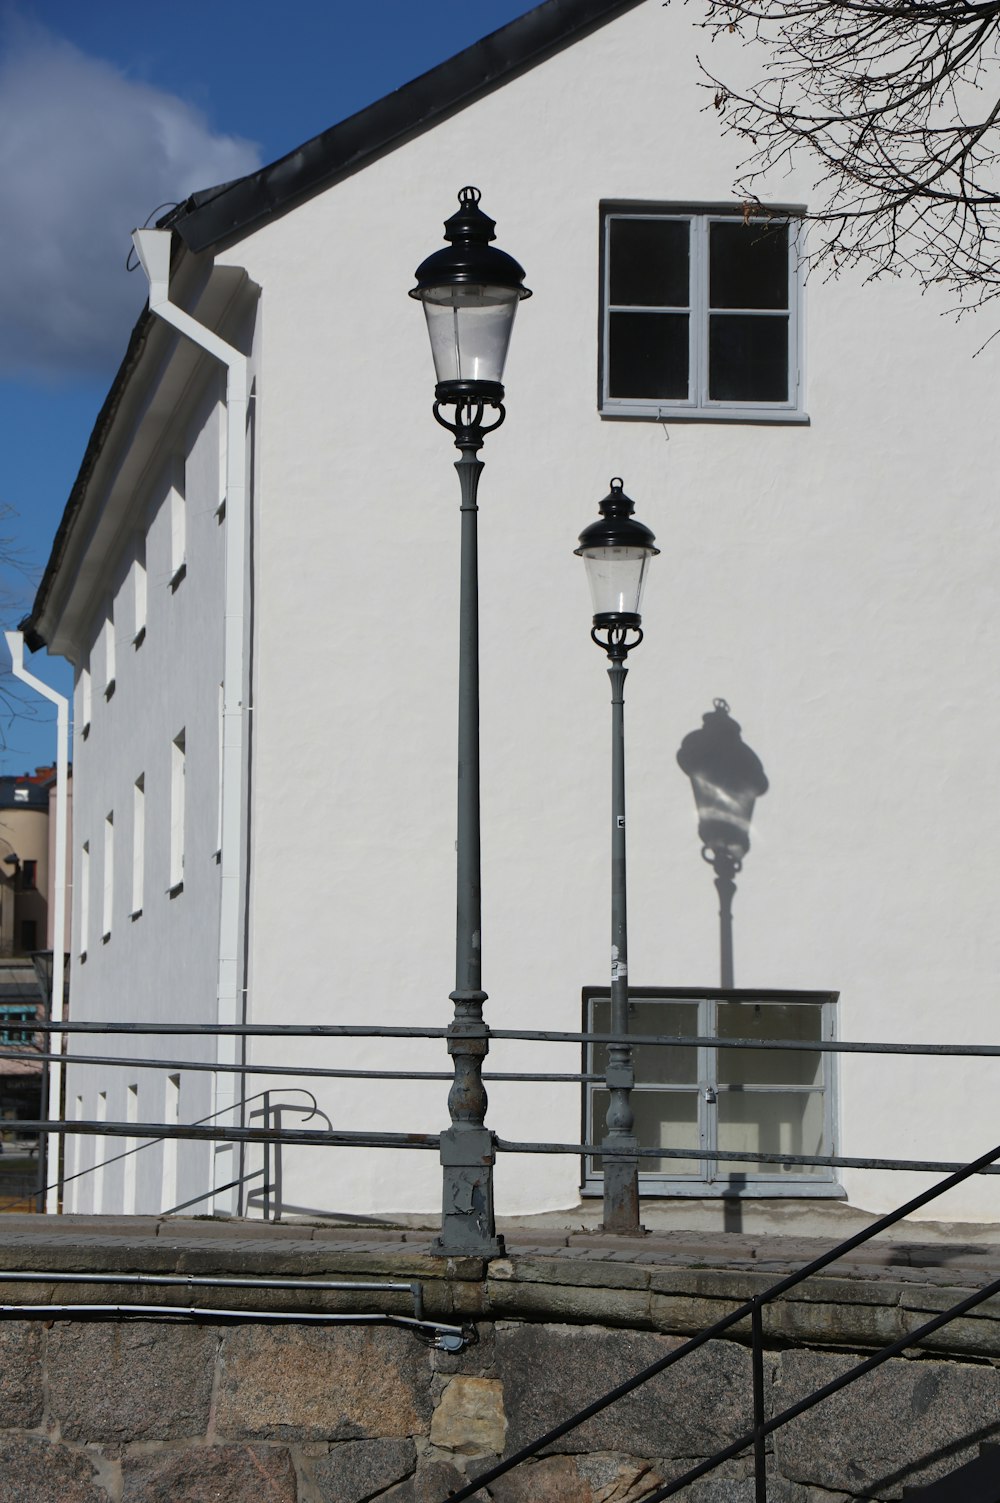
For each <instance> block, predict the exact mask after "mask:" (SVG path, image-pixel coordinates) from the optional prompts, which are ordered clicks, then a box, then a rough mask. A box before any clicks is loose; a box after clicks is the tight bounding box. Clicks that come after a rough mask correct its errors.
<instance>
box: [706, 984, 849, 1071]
mask: <svg viewBox="0 0 1000 1503" xmlns="http://www.w3.org/2000/svg"><path fill="white" fill-rule="evenodd" d="M822 1026H823V1018H822V1009H821V1008H820V1007H819V1006H818V1005H814V1004H813V1003H811V1002H791V1003H790V1002H764V1003H759V1002H720V1003H719V1025H718V1032H719V1037H720V1039H796V1040H801V1041H803V1042H806V1041H811V1040H813V1039H819V1038H821V1037H822ZM718 1056H719V1082H720V1084H722V1085H738V1086H753V1085H819V1084H820V1069H821V1066H820V1059H821V1055H819V1054H813V1052H812V1050H805V1049H803V1050H797V1049H796V1050H792V1049H789V1050H784V1049H780V1050H779V1049H746V1050H743V1049H720V1050H718Z"/></svg>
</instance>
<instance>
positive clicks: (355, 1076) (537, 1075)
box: [0, 1049, 788, 1194]
mask: <svg viewBox="0 0 1000 1503" xmlns="http://www.w3.org/2000/svg"><path fill="white" fill-rule="evenodd" d="M26 1057H29V1056H25V1054H24V1053H17V1052H16V1051H10V1050H2V1049H0V1060H7V1059H14V1060H24V1059H25V1058H26ZM30 1058H31V1059H33V1060H38V1061H39V1062H40V1063H42V1064H54V1063H57V1062H58V1063H59V1064H63V1065H111V1066H113V1067H115V1068H118V1069H130V1070H131V1069H136V1070H207V1071H216V1070H217V1071H218V1072H219V1073H220V1074H230V1075H306V1076H309V1077H310V1078H312V1077H314V1076H319V1077H321V1078H324V1079H325V1078H327V1077H329V1078H330V1079H335V1080H345V1079H346V1080H448V1081H451V1080H454V1078H455V1072H454V1071H453V1070H336V1069H324V1068H323V1067H322V1066H320V1065H239V1064H237V1065H230V1064H221V1063H219V1064H214V1063H212V1061H211V1060H207V1061H206V1060H194V1059H165V1058H164V1059H138V1058H136V1056H135V1055H133V1054H43V1053H39V1052H36V1051H35V1050H32V1052H31V1055H30ZM483 1079H484V1080H487V1081H493V1082H497V1081H547V1082H553V1081H555V1082H558V1081H568V1082H570V1083H571V1084H577V1085H579V1084H581V1083H582V1084H584V1085H586V1084H588V1083H591V1082H601V1081H603V1080H604V1076H603V1075H600V1074H590V1075H584V1074H580V1073H577V1074H567V1073H566V1072H565V1071H559V1070H550V1071H547V1072H520V1071H506V1072H505V1071H493V1072H491V1071H486V1072H485V1073H484V1075H483ZM776 1089H778V1088H777V1087H776ZM780 1089H782V1090H787V1089H788V1087H787V1086H782V1087H780ZM212 1193H213V1194H214V1193H215V1192H214V1191H213V1192H212Z"/></svg>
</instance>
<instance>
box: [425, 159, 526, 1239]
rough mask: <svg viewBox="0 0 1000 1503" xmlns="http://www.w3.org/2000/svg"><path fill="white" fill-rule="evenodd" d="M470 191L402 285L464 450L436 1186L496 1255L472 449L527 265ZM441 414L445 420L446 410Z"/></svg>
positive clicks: (492, 398) (440, 398) (495, 415)
mask: <svg viewBox="0 0 1000 1503" xmlns="http://www.w3.org/2000/svg"><path fill="white" fill-rule="evenodd" d="M479 198H480V194H479V189H478V188H463V189H462V191H461V192H460V193H459V195H458V201H459V209H458V212H457V213H455V214H453V215H452V216H451V218H450V219H448V220H446V221H445V227H444V232H445V239H446V240H448V241H449V242H450V244H449V245H447V246H446V247H444V248H443V249H441V250H439V251H435V253H434V254H433V255H432V256H428V258H427V260H426V261H423V262H422V263H421V265H420V266H418V267H417V272H416V278H417V285H416V287H414V288H413V289H412V291H411V293H410V296H411V297H414V298H417V299H418V300H419V301H420V302H422V303H423V305H424V313H425V314H426V316H427V332H428V334H429V336H430V342H431V353H432V354H433V357H434V369H435V372H436V374H437V385H436V387H435V391H434V398H435V400H434V416H435V418H436V419H437V421H438V422H439V423H440V424H441V426H442V427H444V428H447V429H448V430H449V432H451V433H452V434H454V436H455V447H456V448H457V449H458V451H459V453H460V455H461V458H460V459H458V460H457V461H456V464H455V468H456V470H457V471H458V478H459V481H460V484H461V510H462V561H461V603H460V608H459V609H460V618H459V670H458V839H457V843H456V849H457V852H458V905H457V921H456V945H455V952H456V953H455V973H456V974H455V990H454V991H453V992H452V993H451V1000H452V1002H453V1003H454V1005H455V1015H454V1021H453V1022H452V1023H451V1024H450V1025H449V1028H448V1052H449V1054H450V1055H451V1056H452V1059H453V1062H454V1072H455V1074H454V1080H453V1083H452V1087H451V1091H450V1093H449V1096H448V1111H449V1114H450V1116H451V1126H450V1127H449V1128H448V1129H447V1131H445V1132H443V1133H442V1134H441V1163H442V1167H443V1170H444V1194H443V1209H442V1219H441V1235H440V1237H439V1238H438V1240H437V1242H436V1243H435V1245H434V1250H435V1252H437V1253H439V1254H440V1255H442V1256H446V1255H448V1256H452V1255H462V1254H478V1255H479V1256H480V1257H491V1256H493V1255H495V1254H498V1253H501V1252H503V1239H502V1238H501V1237H498V1236H497V1234H496V1223H495V1220H494V1214H493V1163H494V1158H495V1150H494V1144H493V1135H492V1133H490V1132H489V1130H488V1129H487V1127H486V1126H485V1118H486V1105H487V1102H486V1091H485V1089H484V1088H483V1080H482V1069H483V1059H484V1058H485V1056H486V1052H487V1050H488V1048H489V1028H488V1027H487V1025H486V1023H485V1022H484V1021H483V1003H484V1002H485V1001H486V993H485V992H484V991H483V989H482V950H481V928H482V924H481V901H480V855H479V848H480V840H479V563H478V546H477V536H476V520H477V506H476V496H477V492H478V489H479V476H480V473H481V471H482V468H483V466H482V463H481V461H480V460H479V458H478V457H477V456H478V453H479V450H480V449H481V448H482V445H483V440H484V439H485V437H486V434H487V433H491V432H492V431H493V429H494V428H499V426H500V424H501V423H502V422H503V420H504V416H505V413H504V406H503V394H504V393H503V384H502V378H503V368H504V362H505V360H506V358H507V346H508V344H509V342H510V334H511V329H512V328H513V325H514V314H515V313H516V311H517V305H518V303H519V302H520V301H521V299H522V298H526V297H530V296H531V293H530V292H529V291H528V289H527V287H525V285H524V271H523V270H522V268H521V267H520V266H519V265H518V263H517V262H516V261H515V260H514V259H513V257H512V256H508V255H507V254H506V253H505V252H504V251H502V250H499V249H497V247H496V246H494V245H492V244H491V241H492V240H493V239H494V238H495V237H494V234H493V229H494V221H493V220H492V219H490V218H489V216H488V215H487V214H484V212H483V211H482V209H480V207H479ZM449 414H450V416H449Z"/></svg>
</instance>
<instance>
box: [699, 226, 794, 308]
mask: <svg viewBox="0 0 1000 1503" xmlns="http://www.w3.org/2000/svg"><path fill="white" fill-rule="evenodd" d="M708 239H709V249H708V265H709V294H708V301H709V306H710V307H712V308H787V307H788V226H787V224H779V225H766V224H744V223H743V221H742V220H741V219H734V220H732V221H731V222H729V223H726V224H710V225H709V227H708Z"/></svg>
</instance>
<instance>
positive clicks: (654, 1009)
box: [591, 997, 698, 1085]
mask: <svg viewBox="0 0 1000 1503" xmlns="http://www.w3.org/2000/svg"><path fill="white" fill-rule="evenodd" d="M628 1017H629V1024H628V1026H629V1032H630V1033H635V1034H641V1033H647V1034H649V1033H655V1034H661V1035H663V1036H664V1037H670V1036H673V1037H680V1038H683V1037H688V1038H691V1037H693V1036H694V1035H695V1034H697V1032H698V1004H697V1002H666V1001H664V1002H653V1001H645V1000H640V1001H638V1002H637V1001H634V1000H633V1001H630V1002H629V1005H628ZM593 1025H594V1026H593V1031H594V1033H610V1032H611V1001H610V999H609V998H604V997H600V998H596V999H595V1001H594V1011H593ZM632 1060H633V1063H634V1065H635V1078H636V1082H637V1083H641V1084H643V1085H645V1084H647V1083H648V1082H653V1083H655V1084H657V1085H692V1084H694V1085H696V1084H697V1082H698V1051H697V1049H694V1048H691V1047H685V1048H683V1049H680V1048H678V1049H672V1048H670V1046H669V1045H665V1044H634V1045H633V1047H632ZM607 1068H608V1046H607V1044H595V1045H594V1048H593V1055H592V1064H591V1069H592V1070H595V1071H597V1072H599V1073H600V1074H601V1075H603V1074H604V1072H605V1070H606V1069H607Z"/></svg>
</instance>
